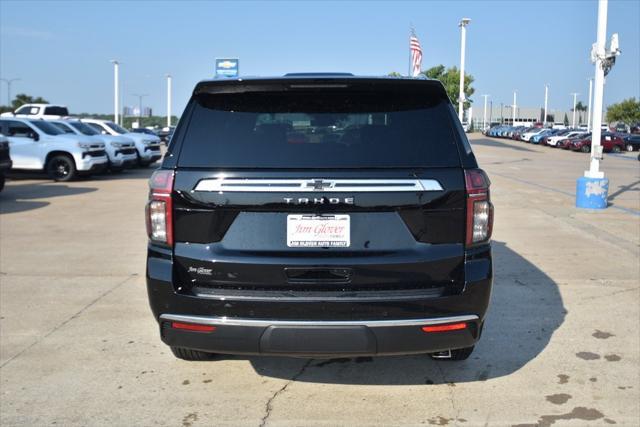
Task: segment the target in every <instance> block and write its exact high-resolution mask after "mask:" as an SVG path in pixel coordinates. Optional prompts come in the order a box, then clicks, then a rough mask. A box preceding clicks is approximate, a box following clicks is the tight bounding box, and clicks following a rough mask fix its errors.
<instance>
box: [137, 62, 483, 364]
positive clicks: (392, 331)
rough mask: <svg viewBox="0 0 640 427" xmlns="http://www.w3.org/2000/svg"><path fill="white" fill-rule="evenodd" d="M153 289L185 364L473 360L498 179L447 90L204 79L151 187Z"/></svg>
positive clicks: (293, 78) (348, 79) (332, 79)
mask: <svg viewBox="0 0 640 427" xmlns="http://www.w3.org/2000/svg"><path fill="white" fill-rule="evenodd" d="M146 221H147V232H148V235H149V243H148V257H147V269H146V275H147V288H148V295H149V302H150V305H151V309H152V311H153V315H154V316H155V318H156V320H157V321H158V323H159V329H160V336H161V337H162V341H163V342H164V343H166V344H167V345H169V346H170V347H171V350H172V351H173V353H174V355H175V356H176V357H178V358H181V359H186V360H207V359H209V358H211V357H212V355H213V354H216V353H218V354H220V353H222V354H225V353H226V354H242V355H283V356H300V357H337V356H341V357H350V356H377V355H396V354H416V353H426V354H430V355H431V356H432V357H434V358H439V359H449V360H463V359H466V358H467V357H469V355H470V354H471V352H472V350H473V347H474V345H475V343H476V342H477V341H478V339H479V338H480V335H481V333H482V327H483V322H484V319H485V313H486V311H487V306H488V304H489V299H490V294H491V286H492V277H493V273H492V259H491V245H490V237H491V228H492V222H493V207H492V205H491V202H490V199H489V179H488V178H487V175H486V174H485V173H484V172H483V171H482V170H481V169H479V168H478V164H477V163H476V159H475V157H474V154H473V152H472V150H471V146H470V145H469V142H468V140H467V138H466V136H465V133H464V131H463V129H462V127H461V125H460V122H459V120H458V118H457V117H456V114H455V111H454V110H453V107H452V105H451V103H450V101H449V98H448V97H447V94H446V92H445V90H444V88H443V86H442V84H441V83H440V82H438V81H435V80H426V79H403V78H370V77H355V76H352V75H345V74H336V75H297V74H296V75H286V76H284V77H277V78H242V79H219V80H211V81H202V82H200V83H198V84H197V85H196V87H195V89H194V91H193V94H192V96H191V99H190V101H189V103H188V105H187V107H186V109H185V111H184V114H183V115H182V118H181V119H180V122H179V124H178V126H177V128H176V130H175V134H174V136H173V138H172V140H171V143H170V145H169V147H168V151H167V153H166V155H165V157H164V160H163V162H162V166H161V167H160V169H158V170H157V171H156V172H155V173H154V174H153V176H152V177H151V179H150V191H149V201H148V204H147V207H146Z"/></svg>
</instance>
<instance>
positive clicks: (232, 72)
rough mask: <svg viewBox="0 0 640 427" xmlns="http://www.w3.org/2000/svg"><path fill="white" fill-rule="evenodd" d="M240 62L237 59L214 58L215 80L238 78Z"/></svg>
mask: <svg viewBox="0 0 640 427" xmlns="http://www.w3.org/2000/svg"><path fill="white" fill-rule="evenodd" d="M239 74H240V60H239V59H238V58H216V78H220V77H238V75H239Z"/></svg>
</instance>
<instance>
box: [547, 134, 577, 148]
mask: <svg viewBox="0 0 640 427" xmlns="http://www.w3.org/2000/svg"><path fill="white" fill-rule="evenodd" d="M582 133H584V132H583V131H580V130H575V131H571V132H565V133H562V135H553V136H550V137H548V138H547V145H550V146H551V147H555V146H556V145H558V142H560V141H562V140H563V139H569V138H573V137H574V136H578V135H580V134H582Z"/></svg>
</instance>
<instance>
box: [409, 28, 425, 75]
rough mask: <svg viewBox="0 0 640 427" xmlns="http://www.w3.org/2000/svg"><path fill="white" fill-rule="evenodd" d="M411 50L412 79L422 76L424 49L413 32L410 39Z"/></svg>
mask: <svg viewBox="0 0 640 427" xmlns="http://www.w3.org/2000/svg"><path fill="white" fill-rule="evenodd" d="M409 50H410V51H411V77H416V76H418V74H420V71H421V67H422V48H421V47H420V41H418V37H416V34H415V33H414V32H413V31H412V32H411V37H409Z"/></svg>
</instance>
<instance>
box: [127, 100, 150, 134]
mask: <svg viewBox="0 0 640 427" xmlns="http://www.w3.org/2000/svg"><path fill="white" fill-rule="evenodd" d="M131 95H132V96H137V97H138V127H142V98H144V97H145V96H149V94H146V93H143V94H137V93H132V94H131Z"/></svg>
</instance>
